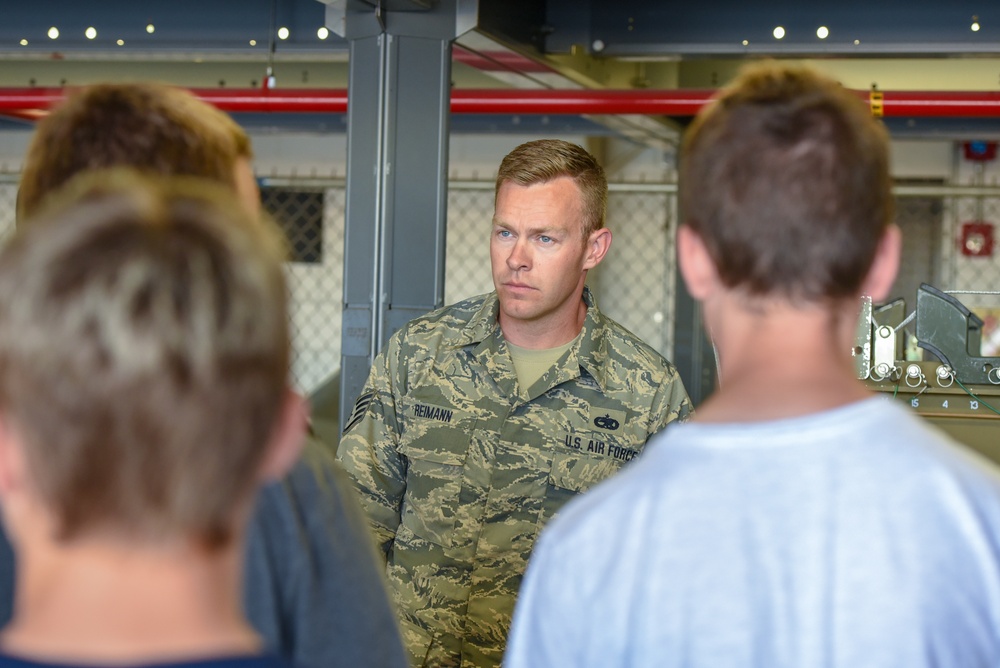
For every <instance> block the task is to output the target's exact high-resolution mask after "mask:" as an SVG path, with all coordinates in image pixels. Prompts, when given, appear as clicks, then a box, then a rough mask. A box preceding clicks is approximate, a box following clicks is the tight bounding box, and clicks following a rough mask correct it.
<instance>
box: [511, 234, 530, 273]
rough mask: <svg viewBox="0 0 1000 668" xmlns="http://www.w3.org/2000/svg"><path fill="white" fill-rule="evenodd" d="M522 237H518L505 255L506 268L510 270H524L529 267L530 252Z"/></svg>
mask: <svg viewBox="0 0 1000 668" xmlns="http://www.w3.org/2000/svg"><path fill="white" fill-rule="evenodd" d="M526 246H527V244H526V243H525V241H524V239H518V240H517V241H515V242H514V245H513V246H512V247H511V249H510V253H509V254H508V255H507V268H508V269H510V270H511V271H524V270H526V269H530V268H531V257H530V255H531V253H530V251H529V249H528V248H527V247H526Z"/></svg>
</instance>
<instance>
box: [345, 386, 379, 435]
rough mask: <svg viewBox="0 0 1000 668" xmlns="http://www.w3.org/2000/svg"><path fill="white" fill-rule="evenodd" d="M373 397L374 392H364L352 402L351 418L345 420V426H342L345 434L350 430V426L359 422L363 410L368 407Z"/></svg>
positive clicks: (363, 412)
mask: <svg viewBox="0 0 1000 668" xmlns="http://www.w3.org/2000/svg"><path fill="white" fill-rule="evenodd" d="M374 398H375V393H374V392H365V393H364V394H362V395H361V396H360V397H358V400H357V401H356V402H354V410H353V411H351V419H350V420H348V421H347V426H346V427H344V433H345V434H346V433H347V432H348V431H350V430H351V427H353V426H354V425H356V424H357V423H359V422H361V418H363V417H364V416H365V412H366V411H367V410H368V407H369V406H370V405H371V403H372V400H373V399H374Z"/></svg>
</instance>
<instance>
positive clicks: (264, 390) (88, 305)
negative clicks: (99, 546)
mask: <svg viewBox="0 0 1000 668" xmlns="http://www.w3.org/2000/svg"><path fill="white" fill-rule="evenodd" d="M280 239H281V237H280V234H279V233H278V232H277V231H276V230H275V228H274V226H273V225H272V224H271V223H269V222H267V221H265V220H263V219H261V218H259V217H257V216H253V215H251V214H250V213H248V212H246V209H245V208H244V207H241V206H239V205H238V203H237V202H236V200H235V199H234V195H233V194H232V193H230V192H229V191H228V190H226V189H224V188H222V187H220V186H216V185H213V184H211V183H207V182H202V181H200V180H194V179H180V180H177V179H163V178H160V179H157V180H154V179H151V178H143V177H139V176H137V175H135V174H132V173H127V174H123V173H121V172H113V173H101V172H95V173H90V174H85V175H83V176H82V177H81V180H77V181H74V182H72V183H71V184H70V185H69V186H68V190H67V191H66V192H64V193H62V194H61V197H60V198H57V199H56V200H55V201H54V203H53V204H52V205H51V206H47V207H46V209H45V210H44V211H43V212H42V213H41V214H40V215H39V216H37V217H36V218H34V219H33V221H32V224H31V225H28V226H26V227H23V228H21V229H19V230H18V232H17V233H16V234H15V235H14V237H13V239H12V241H11V242H10V243H9V244H8V245H7V246H6V247H5V248H4V249H3V251H2V252H0V413H2V414H3V415H4V417H5V419H6V422H7V424H8V425H9V426H10V427H11V428H12V429H13V430H14V432H15V433H17V434H18V435H19V437H20V440H21V442H22V443H23V444H24V450H25V452H26V461H27V466H28V470H29V472H30V476H31V481H32V483H33V488H34V489H35V491H36V493H37V494H38V495H39V497H40V498H41V499H42V501H43V503H45V504H46V507H47V508H48V509H49V510H50V511H51V512H52V513H53V516H54V518H55V519H56V521H57V526H58V530H59V535H58V537H59V538H61V539H71V538H74V537H76V536H78V535H80V534H81V533H85V532H90V531H101V532H103V531H110V532H116V533H119V534H121V535H124V536H128V537H129V538H138V539H141V540H144V541H149V542H157V541H161V540H164V539H175V538H177V537H185V538H194V539H196V540H198V541H199V542H200V543H201V544H202V545H203V546H205V547H206V548H208V549H215V548H218V547H221V546H224V545H228V544H230V542H231V540H232V538H233V527H234V524H233V522H234V519H235V518H236V514H235V513H237V511H238V510H239V509H240V508H242V507H243V506H241V505H240V504H243V503H246V502H247V501H248V499H249V498H250V493H251V491H252V490H253V489H254V487H255V484H256V480H257V475H258V473H259V470H260V466H261V463H262V461H263V459H262V458H263V456H264V453H265V450H266V446H267V443H268V441H269V439H270V438H271V437H272V434H273V432H274V429H275V426H276V424H277V421H278V419H279V417H278V416H279V414H280V411H281V406H282V405H283V403H284V392H285V388H286V383H287V374H288V361H289V335H288V324H287V323H288V319H287V303H286V299H287V298H286V287H285V282H284V277H283V270H282V259H283V247H282V243H281V241H280Z"/></svg>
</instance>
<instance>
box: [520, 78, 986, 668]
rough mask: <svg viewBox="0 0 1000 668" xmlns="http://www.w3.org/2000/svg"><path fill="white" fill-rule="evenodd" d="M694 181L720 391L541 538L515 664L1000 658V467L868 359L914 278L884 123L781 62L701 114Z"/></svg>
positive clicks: (692, 242)
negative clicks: (915, 403)
mask: <svg viewBox="0 0 1000 668" xmlns="http://www.w3.org/2000/svg"><path fill="white" fill-rule="evenodd" d="M681 178H682V181H681V196H682V203H683V205H684V206H683V209H684V211H685V216H686V225H685V226H684V227H683V228H682V229H681V231H680V233H679V237H678V253H679V261H680V265H681V269H682V273H683V275H684V278H685V281H686V283H687V284H688V286H689V289H690V290H691V293H692V295H694V296H695V297H696V298H697V299H698V300H699V301H701V302H702V304H703V308H704V314H705V320H706V325H707V327H708V329H709V331H711V332H712V334H713V338H714V341H715V343H716V344H717V346H718V350H719V359H720V387H719V390H718V391H717V392H716V393H715V394H714V395H713V396H712V397H711V398H710V399H709V400H708V401H706V402H705V403H704V404H703V405H702V406H700V407H699V408H698V412H697V414H696V417H695V419H694V421H693V422H691V423H689V424H684V425H679V426H677V427H675V428H674V429H671V430H669V431H667V432H665V433H664V434H663V435H661V436H659V437H657V438H656V439H655V440H654V441H652V442H651V443H650V445H649V447H648V448H647V454H646V455H645V456H644V457H643V459H642V460H641V461H640V462H638V463H637V465H636V466H634V467H632V468H631V469H630V470H629V471H626V472H625V473H624V474H623V475H622V476H621V477H620V478H618V479H615V480H612V481H609V482H608V483H605V484H604V485H602V486H601V487H599V488H598V489H597V490H595V491H594V492H593V493H592V494H591V495H590V496H588V497H585V498H583V499H581V500H580V501H579V502H577V503H575V504H573V505H572V506H570V507H569V508H567V509H566V511H565V512H564V513H563V515H562V516H561V517H559V518H557V519H556V520H555V522H554V523H553V525H552V526H551V528H550V529H549V530H548V531H547V532H546V533H544V534H543V536H542V538H541V539H540V541H539V546H538V548H537V549H536V552H535V554H534V556H533V557H532V561H531V563H530V564H529V568H528V575H527V577H526V582H525V586H524V587H523V588H522V592H521V596H520V599H519V607H518V609H517V611H516V612H515V617H514V629H513V632H512V639H511V643H510V645H509V652H508V655H507V664H508V665H509V666H511V667H512V668H520V667H523V666H529V665H530V666H541V665H574V666H584V665H592V666H608V665H618V666H658V667H659V666H705V667H708V666H711V667H712V668H715V667H719V666H723V667H724V666H762V667H764V666H766V667H774V666H842V667H848V666H859V665H864V666H880V667H890V666H908V667H912V666H954V667H955V668H958V667H960V666H961V667H965V666H986V665H997V663H998V662H1000V597H998V595H1000V565H998V562H1000V475H998V473H997V471H996V470H995V469H994V468H993V467H992V466H991V465H989V464H988V463H987V462H985V461H984V460H981V459H979V458H978V457H976V456H975V455H973V454H972V453H970V452H967V451H965V450H963V449H962V448H961V446H959V445H957V444H955V443H954V442H952V441H950V440H949V439H948V438H947V437H945V436H944V435H942V434H940V433H938V432H937V431H935V430H934V429H932V428H931V427H929V426H928V425H926V424H924V423H922V422H920V421H919V420H918V418H916V417H915V416H913V415H911V414H909V413H907V412H906V411H905V410H904V409H903V408H901V407H899V406H895V405H892V404H890V403H888V402H886V401H885V400H884V399H881V398H873V397H871V395H869V394H868V393H867V392H866V391H865V389H864V387H863V386H862V385H861V384H860V383H859V382H858V381H857V380H856V378H855V377H854V373H853V368H852V365H851V360H850V350H851V347H852V342H853V336H854V334H853V332H854V328H855V323H856V318H857V310H858V307H857V304H858V299H857V297H858V296H859V295H861V294H869V295H872V296H873V297H874V298H876V299H879V298H883V297H884V296H885V294H886V293H887V292H888V290H889V288H890V286H891V283H892V280H893V278H894V276H895V273H896V269H897V266H898V258H899V232H898V229H896V228H895V227H894V226H892V225H890V217H891V211H892V202H891V193H890V187H889V175H888V147H887V140H886V138H885V135H884V131H883V130H882V129H881V128H880V127H879V126H878V124H877V121H874V120H873V119H871V118H870V116H869V115H868V113H867V110H865V109H864V108H863V106H862V105H861V103H860V102H859V101H857V100H856V99H854V98H853V97H852V95H851V93H849V92H847V91H844V90H843V89H841V88H839V86H837V85H836V84H835V83H833V82H830V81H828V80H825V79H823V78H821V77H819V76H818V75H815V74H812V73H810V72H808V71H804V70H798V69H788V68H781V67H778V66H763V67H761V68H760V69H756V70H751V71H749V72H747V73H746V74H744V75H743V76H742V77H741V78H740V79H739V80H737V82H736V83H735V84H734V85H733V86H732V87H731V88H729V89H727V91H726V92H725V93H724V94H723V95H722V97H721V99H720V100H719V101H717V102H715V103H714V105H713V106H712V107H711V108H710V109H709V110H707V111H705V112H703V113H702V114H701V115H700V116H699V118H698V120H697V121H696V122H695V124H694V125H693V126H692V128H691V130H690V131H689V135H688V136H687V137H686V139H685V144H684V153H683V157H682V169H681ZM709 186H712V187H711V188H710V187H709Z"/></svg>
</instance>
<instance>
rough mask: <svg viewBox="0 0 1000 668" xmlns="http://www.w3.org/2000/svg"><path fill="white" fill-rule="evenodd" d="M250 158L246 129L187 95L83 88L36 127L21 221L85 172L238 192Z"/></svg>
mask: <svg viewBox="0 0 1000 668" xmlns="http://www.w3.org/2000/svg"><path fill="white" fill-rule="evenodd" d="M250 157H251V151H250V140H249V138H248V137H247V135H246V133H245V132H244V131H243V129H242V128H240V126H239V125H237V123H236V122H235V121H234V120H233V119H232V118H231V117H229V116H228V115H227V114H225V113H223V112H222V111H219V110H218V109H216V108H215V107H213V106H211V105H209V104H207V103H205V102H202V101H201V100H199V99H197V98H196V97H194V96H193V95H192V94H191V93H189V92H187V91H184V90H181V89H179V88H173V87H170V86H166V85H160V84H152V83H123V84H98V85H94V86H88V87H86V88H82V89H80V90H78V91H76V92H74V93H72V94H71V95H70V96H69V97H68V98H67V99H66V100H65V101H63V102H62V103H61V104H60V105H59V106H57V107H56V108H55V109H54V110H53V111H52V113H50V114H49V115H48V116H46V117H45V118H43V119H42V120H41V121H39V122H38V125H37V127H36V129H35V134H34V137H33V138H32V141H31V144H30V145H29V147H28V153H27V155H26V156H25V161H24V168H23V170H22V175H21V185H20V189H19V191H18V203H17V209H18V219H19V220H22V219H24V218H25V217H29V216H31V215H32V214H33V213H34V212H35V211H36V210H37V209H38V207H39V205H40V204H41V202H42V200H43V199H44V198H45V197H46V196H48V194H49V193H52V192H54V191H55V190H57V189H58V188H59V187H60V186H62V185H63V184H65V183H66V182H68V181H69V180H70V179H71V178H73V177H74V176H75V175H76V174H78V173H80V172H82V171H85V170H88V169H106V168H112V167H131V168H133V169H136V170H139V171H142V172H148V173H152V174H161V175H183V176H198V177H203V178H207V179H211V180H213V181H216V182H219V183H223V184H225V185H227V186H229V187H235V186H236V184H235V182H234V170H235V165H236V161H237V159H239V158H250Z"/></svg>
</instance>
